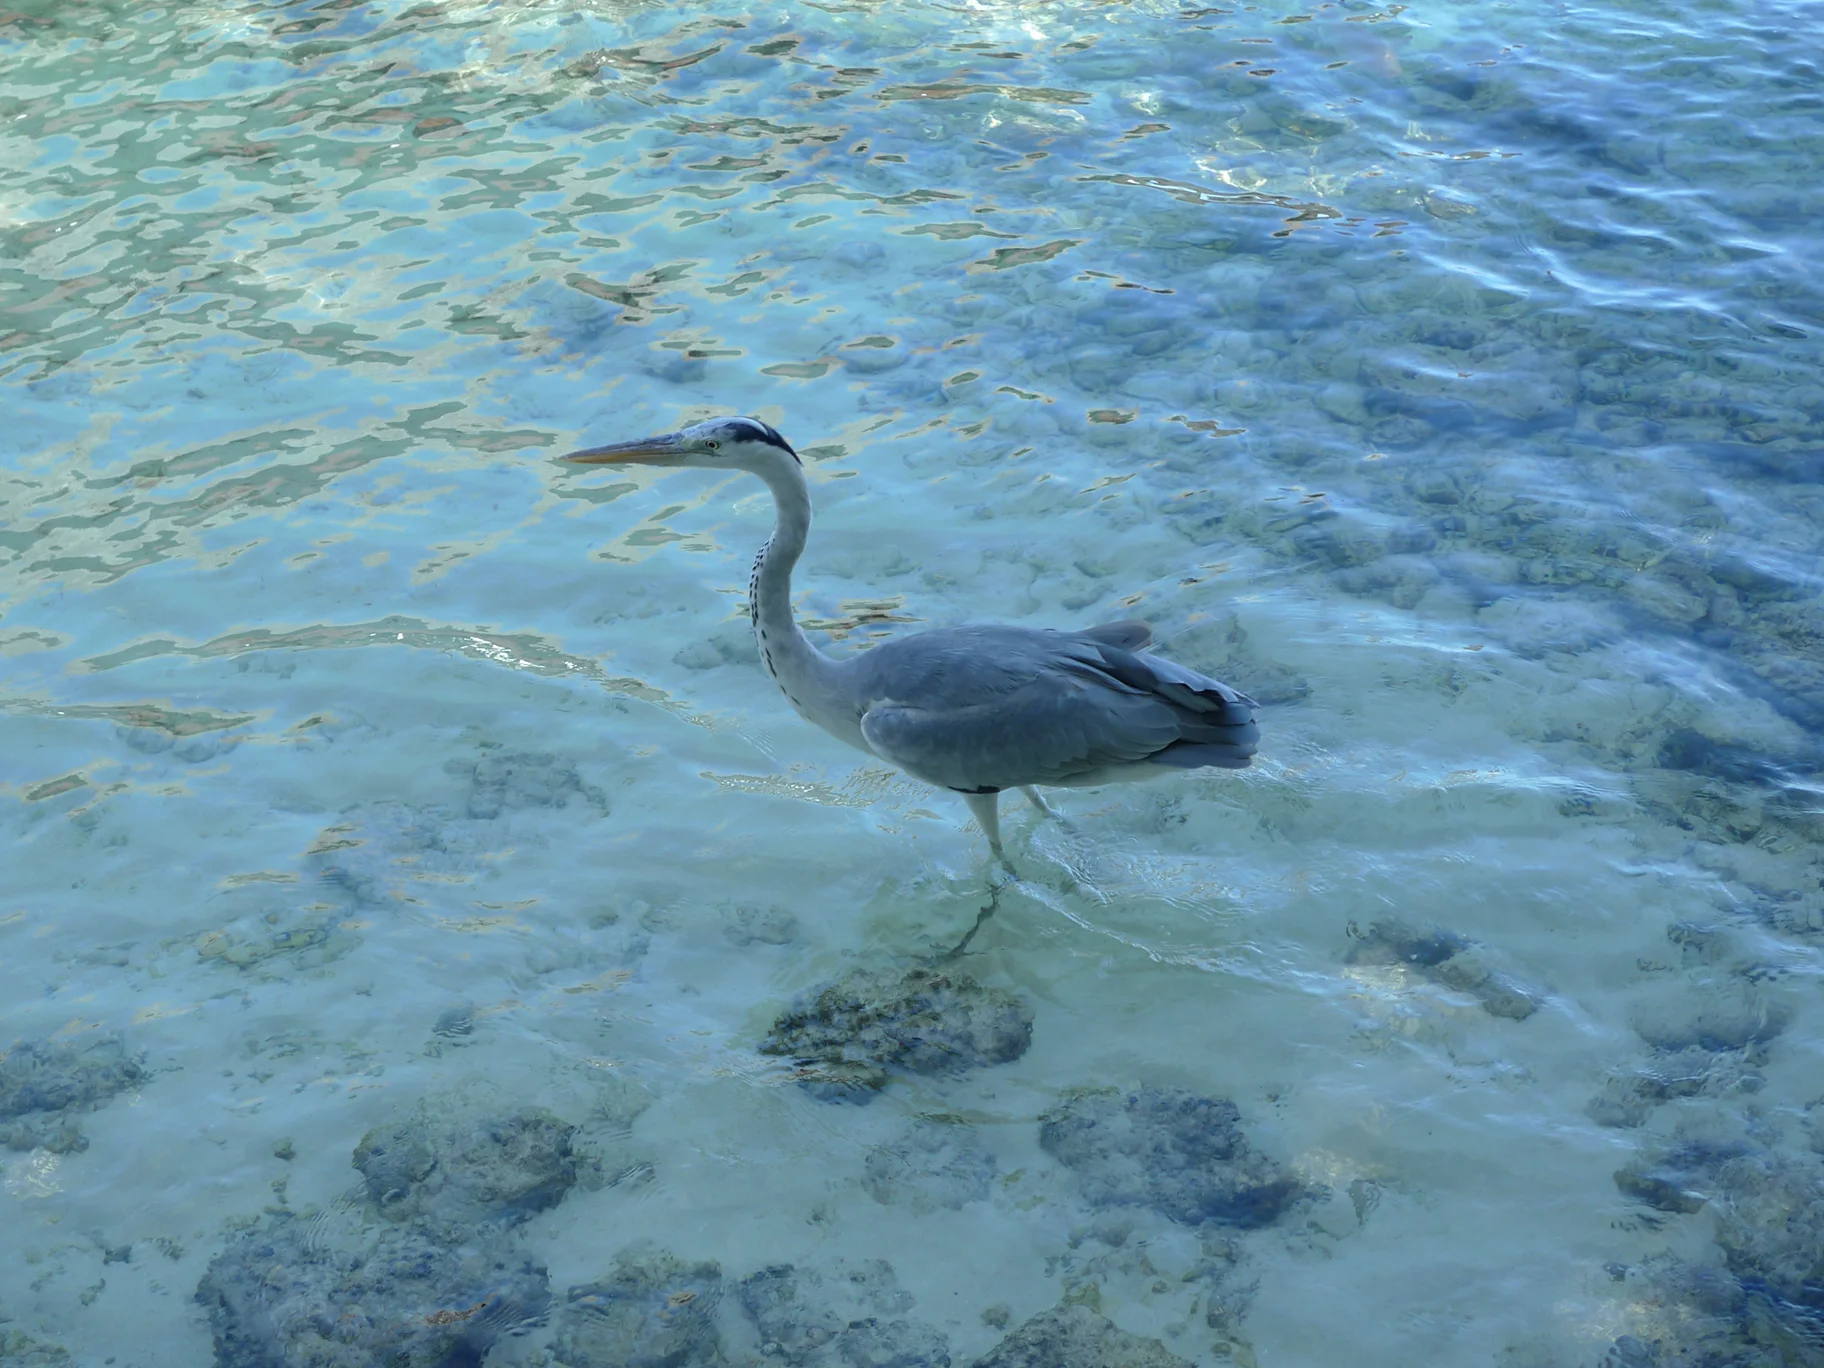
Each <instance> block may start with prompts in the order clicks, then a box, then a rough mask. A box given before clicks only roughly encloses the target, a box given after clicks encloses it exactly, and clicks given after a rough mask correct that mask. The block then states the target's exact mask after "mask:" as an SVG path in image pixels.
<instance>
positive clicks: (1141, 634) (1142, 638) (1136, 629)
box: [1076, 622, 1153, 651]
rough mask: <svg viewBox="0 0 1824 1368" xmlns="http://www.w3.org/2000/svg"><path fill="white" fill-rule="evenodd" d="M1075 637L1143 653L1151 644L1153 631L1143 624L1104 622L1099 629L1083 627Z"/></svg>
mask: <svg viewBox="0 0 1824 1368" xmlns="http://www.w3.org/2000/svg"><path fill="white" fill-rule="evenodd" d="M1076 635H1077V636H1080V637H1086V638H1087V639H1089V640H1090V641H1094V642H1097V643H1098V644H1100V645H1103V646H1119V647H1120V648H1121V649H1122V650H1124V651H1144V650H1145V649H1146V648H1147V647H1148V646H1151V645H1152V644H1153V629H1152V628H1151V627H1150V626H1148V625H1147V624H1146V623H1144V622H1105V623H1103V624H1102V625H1101V626H1100V627H1085V628H1084V629H1083V630H1082V631H1080V632H1078V633H1076Z"/></svg>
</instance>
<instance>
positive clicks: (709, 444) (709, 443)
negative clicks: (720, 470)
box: [703, 441, 722, 451]
mask: <svg viewBox="0 0 1824 1368" xmlns="http://www.w3.org/2000/svg"><path fill="white" fill-rule="evenodd" d="M703 445H704V446H706V447H708V448H709V449H710V450H711V451H714V450H715V449H716V448H717V447H719V446H721V445H722V443H720V442H714V441H705V442H704V443H703Z"/></svg>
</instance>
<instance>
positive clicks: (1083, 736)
mask: <svg viewBox="0 0 1824 1368" xmlns="http://www.w3.org/2000/svg"><path fill="white" fill-rule="evenodd" d="M559 459H560V460H562V461H567V462H570V463H571V464H574V465H585V466H596V465H623V464H638V465H649V466H691V467H695V468H698V469H703V470H720V471H745V472H746V473H747V474H750V475H757V476H759V477H760V479H762V480H764V481H765V482H766V485H767V488H768V489H770V490H771V491H772V494H773V504H774V510H775V513H774V525H773V535H772V537H771V538H770V539H769V540H768V541H767V543H766V545H765V546H763V547H761V549H760V553H759V555H758V556H756V557H755V559H754V569H753V574H752V576H751V577H750V578H749V580H748V586H747V603H748V612H749V614H750V616H751V618H752V620H753V628H754V639H755V642H756V643H757V644H758V646H759V648H760V661H761V663H762V665H763V666H764V667H765V669H766V672H767V673H768V674H769V675H771V676H772V677H773V680H774V682H775V683H777V684H778V685H779V687H780V689H781V690H783V691H784V693H785V696H786V699H787V700H788V701H789V702H790V703H791V705H792V707H793V708H794V709H795V710H796V711H797V712H798V714H799V716H801V717H803V718H804V719H805V720H806V721H809V722H813V723H815V724H816V725H818V726H819V727H822V728H823V729H824V730H825V731H827V732H829V733H830V734H831V735H832V736H835V737H836V738H838V739H839V740H841V741H845V742H847V743H848V744H849V745H851V746H854V747H856V748H857V749H859V750H862V751H865V752H867V753H868V754H869V755H873V756H876V757H878V758H879V759H881V760H884V761H886V762H887V763H888V764H889V765H892V766H893V767H895V768H896V769H900V770H903V771H904V772H905V773H907V774H909V775H911V776H912V777H913V778H915V779H921V780H923V781H924V782H926V783H928V784H934V785H936V786H937V787H939V788H946V789H950V790H951V791H952V792H955V793H958V794H960V795H962V799H963V801H964V802H965V803H967V804H968V805H969V810H970V812H971V814H972V815H973V816H974V818H975V820H976V823H977V824H978V825H979V826H980V827H981V829H982V833H983V834H984V835H985V836H986V837H987V838H988V848H989V851H990V852H991V853H992V854H993V856H994V858H995V859H996V860H997V861H998V862H999V863H1000V864H1001V865H1002V866H1003V867H1004V868H1006V869H1007V870H1008V871H1009V872H1012V869H1013V867H1012V865H1011V863H1010V862H1009V861H1008V859H1007V855H1006V852H1005V851H1004V849H1003V848H1002V845H1001V824H1000V795H1001V794H1002V793H1003V792H1005V791H1006V790H1008V789H1015V788H1017V789H1019V790H1020V791H1021V792H1022V793H1024V794H1025V795H1026V798H1027V799H1028V801H1030V802H1031V803H1032V805H1033V806H1034V807H1035V808H1036V809H1038V811H1039V812H1040V813H1042V814H1043V815H1044V816H1046V817H1053V818H1055V817H1057V816H1058V814H1057V812H1056V811H1054V810H1053V808H1052V807H1051V805H1050V804H1049V803H1047V802H1046V801H1045V798H1044V796H1043V795H1042V794H1040V792H1039V789H1040V788H1041V787H1046V788H1087V787H1091V786H1094V785H1099V784H1110V783H1121V782H1127V781H1132V780H1140V779H1149V778H1154V777H1157V776H1160V775H1164V774H1169V773H1171V772H1173V771H1178V770H1200V769H1229V770H1238V769H1246V768H1247V767H1248V765H1249V764H1250V763H1251V762H1252V760H1253V756H1254V751H1255V748H1256V746H1257V745H1258V743H1259V739H1260V729H1259V726H1258V725H1257V724H1256V722H1255V720H1254V711H1255V708H1256V706H1257V705H1256V704H1255V702H1254V700H1253V699H1251V698H1249V697H1248V696H1247V695H1246V694H1244V693H1240V692H1238V691H1237V690H1235V689H1232V688H1230V687H1229V686H1228V685H1227V684H1224V683H1221V682H1220V681H1218V680H1214V679H1211V678H1209V677H1208V676H1207V675H1202V674H1199V673H1197V671H1195V670H1190V669H1186V668H1185V667H1184V666H1182V665H1175V664H1173V663H1172V662H1171V661H1169V660H1164V659H1162V658H1160V657H1159V656H1156V655H1152V654H1149V653H1148V648H1149V647H1150V646H1151V644H1152V637H1153V633H1152V628H1150V627H1149V626H1147V624H1146V623H1144V622H1112V623H1107V624H1105V625H1103V626H1099V627H1089V628H1086V629H1084V630H1081V631H1074V632H1073V631H1056V630H1052V629H1049V628H1043V627H1015V626H1001V625H987V624H980V625H964V626H959V627H939V628H935V629H933V630H931V631H925V632H916V633H912V634H910V635H908V636H901V637H895V638H893V639H891V640H889V641H885V642H882V643H881V644H880V645H878V646H875V647H873V648H872V649H870V650H866V651H862V652H860V653H858V654H856V655H852V656H848V657H846V658H842V659H838V658H837V657H834V656H830V655H826V654H824V652H822V651H820V650H818V649H817V647H816V646H815V645H814V644H812V642H811V640H810V638H809V637H807V636H806V635H805V633H804V629H803V628H802V627H800V626H799V625H798V619H797V616H796V615H795V614H794V613H793V612H792V570H793V567H795V566H796V565H797V564H798V558H799V557H800V556H801V555H802V554H803V553H804V545H805V541H806V539H807V538H808V537H809V535H810V530H811V490H810V485H809V484H808V483H807V482H806V480H805V477H804V465H803V462H802V461H801V460H800V458H799V456H798V453H797V452H796V451H795V450H793V448H792V445H791V443H789V442H787V441H786V440H785V438H784V437H782V436H780V435H779V432H778V430H777V429H775V428H774V427H773V426H772V425H771V424H769V423H765V422H762V421H761V420H760V419H758V418H748V417H737V418H712V419H710V420H709V421H707V422H702V423H697V424H694V425H692V426H690V427H686V428H682V429H680V430H679V431H677V432H667V433H661V434H659V435H657V436H652V437H641V438H638V439H636V440H634V441H628V442H613V443H610V444H608V445H606V446H595V447H588V448H585V449H584V450H582V451H573V452H571V453H569V454H568V455H566V456H563V457H560V458H559Z"/></svg>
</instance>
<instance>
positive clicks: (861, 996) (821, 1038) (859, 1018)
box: [760, 968, 1032, 1089]
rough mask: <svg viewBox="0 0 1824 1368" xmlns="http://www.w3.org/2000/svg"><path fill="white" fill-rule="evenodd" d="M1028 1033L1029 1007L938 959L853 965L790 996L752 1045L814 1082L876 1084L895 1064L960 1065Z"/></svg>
mask: <svg viewBox="0 0 1824 1368" xmlns="http://www.w3.org/2000/svg"><path fill="white" fill-rule="evenodd" d="M1031 1043H1032V1009H1031V1008H1030V1007H1028V1006H1027V1005H1026V1004H1025V1003H1024V1002H1022V1001H1021V1000H1020V999H1019V998H1017V997H1015V996H1014V995H1013V994H1012V993H1009V992H1007V991H1005V990H1004V989H1000V988H984V987H983V986H982V985H981V984H979V983H977V982H976V981H975V980H974V979H973V978H971V977H970V976H969V975H967V974H963V973H956V972H945V971H942V970H938V969H930V968H918V969H913V970H911V971H910V972H908V973H905V974H893V973H891V972H880V971H869V970H862V969H858V970H855V971H854V972H852V973H848V974H845V975H843V976H842V977H841V978H839V979H837V980H836V981H835V982H834V983H831V984H829V985H827V986H826V987H824V988H821V989H819V990H818V991H817V992H815V993H813V994H810V995H809V996H807V997H804V998H801V999H799V1001H798V1002H796V1003H795V1004H793V1006H792V1007H791V1008H790V1009H789V1010H788V1011H787V1012H785V1014H784V1015H782V1016H781V1017H780V1018H779V1020H778V1021H776V1022H775V1023H774V1024H773V1032H772V1034H771V1035H769V1036H768V1037H767V1038H766V1039H765V1041H763V1042H762V1043H761V1045H760V1052H761V1053H762V1054H769V1055H785V1056H787V1057H789V1058H792V1059H795V1060H797V1061H799V1062H800V1063H801V1064H802V1065H804V1066H806V1070H807V1073H806V1076H807V1079H808V1080H809V1081H812V1082H823V1083H834V1084H836V1085H838V1086H843V1087H848V1088H856V1089H876V1088H880V1087H883V1086H885V1084H886V1081H887V1077H888V1074H889V1072H890V1071H892V1070H895V1069H903V1070H905V1071H906V1072H908V1073H917V1074H954V1073H962V1072H963V1071H965V1070H967V1069H978V1068H981V1067H983V1066H984V1065H988V1064H1005V1063H1007V1062H1009V1061H1010V1060H1015V1059H1018V1058H1019V1057H1020V1056H1021V1055H1023V1054H1025V1053H1026V1047H1027V1046H1028V1045H1030V1044H1031Z"/></svg>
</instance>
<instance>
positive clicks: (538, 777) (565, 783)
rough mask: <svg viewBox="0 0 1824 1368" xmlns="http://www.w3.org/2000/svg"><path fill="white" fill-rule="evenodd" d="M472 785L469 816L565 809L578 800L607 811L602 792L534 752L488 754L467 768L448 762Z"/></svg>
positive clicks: (563, 764) (565, 765)
mask: <svg viewBox="0 0 1824 1368" xmlns="http://www.w3.org/2000/svg"><path fill="white" fill-rule="evenodd" d="M450 765H451V767H452V768H453V769H454V770H455V771H456V772H458V773H460V772H462V771H463V770H465V769H466V770H467V771H468V774H469V779H470V782H471V788H470V790H469V806H468V813H469V816H471V817H481V818H491V817H498V816H500V814H501V813H503V812H507V811H510V810H512V809H515V808H535V807H568V806H569V805H570V802H571V800H572V799H576V798H580V799H583V800H584V801H585V802H588V803H590V804H592V805H593V806H594V807H595V808H597V809H598V810H599V811H602V812H606V811H607V810H608V800H607V798H606V797H605V796H604V795H603V793H602V791H601V790H600V789H598V788H594V787H592V786H590V785H587V784H585V783H583V781H582V777H581V776H580V775H578V774H577V772H576V766H575V765H574V764H571V763H570V762H569V761H567V760H564V759H562V758H560V757H559V756H555V755H547V754H544V753H542V752H537V751H504V750H503V751H489V752H488V753H487V754H485V755H483V756H482V757H481V759H479V760H477V761H475V763H474V764H473V765H472V766H470V765H465V764H463V763H462V762H460V761H451V762H450Z"/></svg>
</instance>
